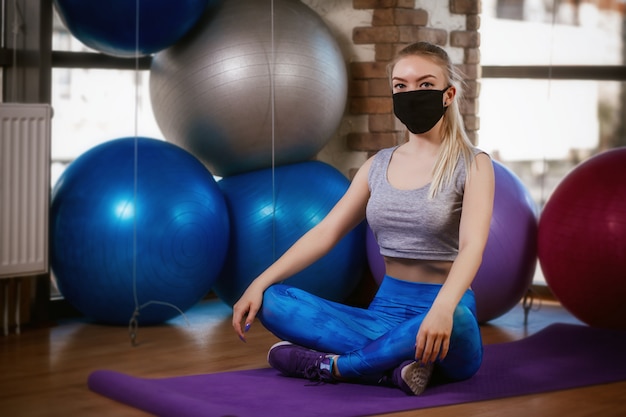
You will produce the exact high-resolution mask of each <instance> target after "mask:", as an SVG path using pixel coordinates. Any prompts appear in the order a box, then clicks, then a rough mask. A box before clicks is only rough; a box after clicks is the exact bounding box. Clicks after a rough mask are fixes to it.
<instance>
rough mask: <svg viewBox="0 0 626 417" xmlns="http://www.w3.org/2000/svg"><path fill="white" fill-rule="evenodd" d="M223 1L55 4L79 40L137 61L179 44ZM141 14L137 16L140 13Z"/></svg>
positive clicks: (78, 0)
mask: <svg viewBox="0 0 626 417" xmlns="http://www.w3.org/2000/svg"><path fill="white" fill-rule="evenodd" d="M219 2H221V0H219V1H218V0H137V1H129V0H106V1H101V0H54V5H55V7H56V10H57V12H58V15H59V17H60V19H61V20H62V21H63V23H64V24H65V26H66V27H67V29H68V30H69V31H70V33H71V34H72V35H74V37H76V39H78V40H79V41H81V42H82V43H83V44H85V45H86V46H88V47H90V48H92V49H95V50H96V51H99V52H102V53H105V54H107V55H113V56H119V57H134V56H136V55H137V56H144V55H150V54H153V53H155V52H158V51H161V50H163V49H165V48H168V47H169V46H171V45H173V44H174V43H176V42H177V41H178V40H180V39H181V38H182V37H183V36H184V35H185V34H186V33H187V32H189V30H190V29H191V28H192V27H193V26H194V25H195V24H196V22H197V21H198V20H199V18H200V17H201V16H202V14H203V12H204V11H205V9H207V6H208V5H210V7H211V8H212V7H213V6H215V5H216V4H218V3H219ZM137 12H138V13H137Z"/></svg>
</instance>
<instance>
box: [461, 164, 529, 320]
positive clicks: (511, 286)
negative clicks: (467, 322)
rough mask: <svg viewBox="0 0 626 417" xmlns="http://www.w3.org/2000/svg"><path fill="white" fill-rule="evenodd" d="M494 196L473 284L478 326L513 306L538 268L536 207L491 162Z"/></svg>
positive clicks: (524, 190) (519, 185)
mask: <svg viewBox="0 0 626 417" xmlns="http://www.w3.org/2000/svg"><path fill="white" fill-rule="evenodd" d="M493 169H494V174H495V195H494V201H493V215H492V217H491V225H490V228H489V237H488V238H487V245H486V246H485V251H484V253H483V261H482V263H481V265H480V268H479V269H478V272H477V273H476V277H475V278H474V281H473V282H472V288H473V290H474V294H475V295H476V313H477V318H478V321H479V322H481V323H484V322H487V321H489V320H492V319H495V318H497V317H500V316H501V315H503V314H504V313H506V312H508V311H509V310H511V309H512V308H513V307H515V306H516V305H517V304H518V303H519V301H520V300H521V299H522V298H523V297H524V295H525V294H526V292H527V291H528V290H529V289H530V286H531V285H532V282H533V278H534V276H535V269H536V267H537V206H536V204H535V202H534V201H533V199H532V196H531V195H530V193H529V191H528V189H527V188H526V186H525V185H524V184H523V183H522V181H521V180H520V179H519V178H518V177H517V175H515V173H514V172H513V171H511V170H510V169H508V168H507V167H505V166H504V165H503V164H501V163H500V162H497V161H493Z"/></svg>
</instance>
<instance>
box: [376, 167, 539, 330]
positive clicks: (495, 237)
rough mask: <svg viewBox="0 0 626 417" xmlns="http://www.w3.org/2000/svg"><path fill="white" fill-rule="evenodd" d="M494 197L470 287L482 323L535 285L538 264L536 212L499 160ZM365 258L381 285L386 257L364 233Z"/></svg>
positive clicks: (520, 183) (512, 174)
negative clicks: (534, 278) (479, 258)
mask: <svg viewBox="0 0 626 417" xmlns="http://www.w3.org/2000/svg"><path fill="white" fill-rule="evenodd" d="M493 169H494V175H495V195H494V202H493V216H492V218H491V225H490V229H489V238H488V240H487V245H486V247H485V252H484V255H483V262H482V265H481V266H480V269H479V270H478V272H477V274H476V277H475V278H474V282H473V284H472V288H473V290H474V294H475V296H476V313H477V318H478V321H479V322H481V323H483V322H487V321H489V320H492V319H494V318H497V317H499V316H501V315H503V314H504V313H506V312H508V311H509V310H511V309H512V308H513V307H515V305H517V303H519V301H520V300H521V299H522V297H523V296H524V294H526V292H527V290H528V289H529V287H530V285H531V284H532V280H533V277H534V275H535V268H536V266H537V214H536V212H537V209H536V205H535V203H534V201H533V200H532V197H531V196H530V193H529V192H528V189H527V188H526V186H525V185H524V184H523V183H522V182H521V180H520V179H519V178H518V177H517V176H516V175H515V173H513V171H511V170H509V169H508V168H506V167H505V166H504V165H502V164H501V163H499V162H496V161H494V162H493ZM366 247H367V260H368V264H369V267H370V270H371V272H372V275H373V276H374V280H375V281H376V282H377V283H378V284H380V282H381V281H382V278H383V276H384V274H385V265H384V262H383V257H382V256H381V255H380V248H379V246H378V244H377V243H376V239H375V238H374V234H373V233H372V231H371V230H370V229H369V228H368V232H367V235H366Z"/></svg>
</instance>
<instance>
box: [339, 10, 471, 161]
mask: <svg viewBox="0 0 626 417" xmlns="http://www.w3.org/2000/svg"><path fill="white" fill-rule="evenodd" d="M441 3H443V2H441V1H437V5H438V6H437V7H441V6H440V5H441ZM353 7H354V9H371V10H373V15H372V22H371V26H365V27H356V28H355V29H354V31H353V33H352V41H353V42H354V44H356V45H362V44H370V45H374V48H375V58H374V61H371V62H352V63H351V64H350V67H349V72H350V87H349V97H348V106H349V108H348V112H349V113H350V114H352V115H365V116H366V117H367V119H368V129H367V131H366V132H352V133H349V134H348V138H347V144H348V148H349V149H350V150H352V151H365V152H367V153H369V154H373V153H375V152H376V151H378V150H380V149H382V148H385V147H389V146H393V145H396V144H398V143H402V142H403V141H404V137H405V129H404V127H403V126H402V125H401V124H399V123H398V122H397V121H396V119H395V117H394V115H393V108H392V100H391V89H390V86H389V82H388V80H387V73H386V67H387V64H388V63H389V61H390V60H391V59H393V57H394V56H395V53H396V52H397V51H398V50H399V49H401V48H402V47H404V46H405V45H407V44H409V43H412V42H416V41H428V42H432V43H435V44H437V45H440V46H443V47H445V48H446V49H448V48H459V49H460V50H462V54H461V55H462V57H461V58H459V62H454V64H455V65H457V66H458V67H459V69H460V70H461V72H462V73H463V74H465V78H466V86H465V101H464V102H463V103H462V105H461V112H462V114H463V117H464V122H465V128H466V129H467V131H468V133H469V136H470V138H472V140H474V141H475V140H476V139H477V131H478V128H479V119H478V116H477V114H478V95H479V92H480V88H479V82H478V79H479V77H480V51H479V46H480V34H479V32H478V29H479V26H480V16H479V13H480V0H450V1H449V12H450V14H455V15H464V16H465V28H463V30H460V29H447V28H445V27H432V26H431V25H430V24H429V22H430V21H431V19H430V16H429V12H428V11H427V10H426V9H425V8H420V7H417V6H416V1H415V0H353ZM442 26H445V25H442Z"/></svg>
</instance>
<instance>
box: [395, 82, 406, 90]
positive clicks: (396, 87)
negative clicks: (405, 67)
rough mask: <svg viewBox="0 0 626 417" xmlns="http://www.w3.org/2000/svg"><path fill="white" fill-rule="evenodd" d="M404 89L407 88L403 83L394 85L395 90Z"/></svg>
mask: <svg viewBox="0 0 626 417" xmlns="http://www.w3.org/2000/svg"><path fill="white" fill-rule="evenodd" d="M404 87H406V86H405V85H404V84H402V83H396V84H394V85H393V88H395V89H397V90H399V89H401V88H404Z"/></svg>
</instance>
